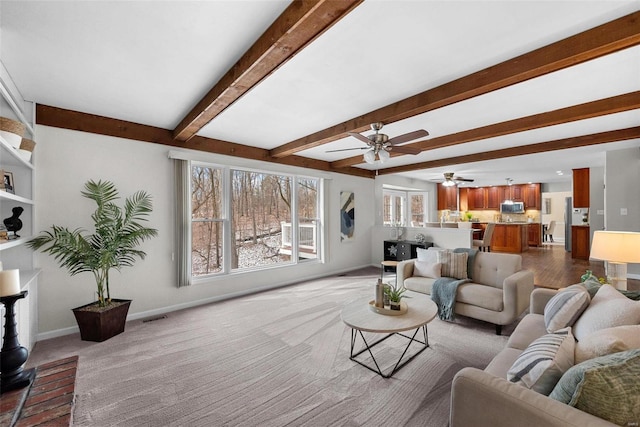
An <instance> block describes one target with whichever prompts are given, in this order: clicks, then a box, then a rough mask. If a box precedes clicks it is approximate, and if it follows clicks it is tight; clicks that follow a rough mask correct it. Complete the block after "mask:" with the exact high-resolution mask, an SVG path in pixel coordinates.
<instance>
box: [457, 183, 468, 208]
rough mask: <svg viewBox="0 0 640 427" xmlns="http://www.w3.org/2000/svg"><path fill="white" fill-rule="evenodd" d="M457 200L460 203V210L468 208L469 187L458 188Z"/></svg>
mask: <svg viewBox="0 0 640 427" xmlns="http://www.w3.org/2000/svg"><path fill="white" fill-rule="evenodd" d="M458 201H459V204H460V212H466V211H468V210H469V189H468V188H458Z"/></svg>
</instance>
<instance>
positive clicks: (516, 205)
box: [500, 202, 524, 214]
mask: <svg viewBox="0 0 640 427" xmlns="http://www.w3.org/2000/svg"><path fill="white" fill-rule="evenodd" d="M500 213H503V214H512V213H514V214H515V213H524V203H523V202H512V203H500Z"/></svg>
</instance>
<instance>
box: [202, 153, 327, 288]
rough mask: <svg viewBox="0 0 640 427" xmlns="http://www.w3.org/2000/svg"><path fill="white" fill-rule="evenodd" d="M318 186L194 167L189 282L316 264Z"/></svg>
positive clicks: (290, 178)
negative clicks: (193, 279)
mask: <svg viewBox="0 0 640 427" xmlns="http://www.w3.org/2000/svg"><path fill="white" fill-rule="evenodd" d="M320 186H321V180H320V179H318V178H310V177H298V176H293V175H276V174H270V173H265V172H258V171H250V170H239V169H228V168H219V167H212V166H208V165H204V164H195V163H194V164H193V165H192V167H191V232H192V238H191V273H192V276H193V277H202V276H207V275H212V274H219V273H227V272H232V271H240V270H248V269H256V268H263V267H268V266H275V265H278V264H283V265H290V264H293V263H297V262H304V261H308V260H317V259H320V258H321V256H320V254H321V251H320V249H321V248H320V242H321V239H320V236H321V224H322V218H321V217H320V214H319V213H320V212H321V210H320V209H319V206H320V194H321V192H320ZM292 213H295V215H292Z"/></svg>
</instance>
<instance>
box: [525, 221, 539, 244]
mask: <svg viewBox="0 0 640 427" xmlns="http://www.w3.org/2000/svg"><path fill="white" fill-rule="evenodd" d="M528 232H529V246H540V245H541V244H542V224H540V223H533V224H528Z"/></svg>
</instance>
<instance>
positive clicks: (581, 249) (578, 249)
mask: <svg viewBox="0 0 640 427" xmlns="http://www.w3.org/2000/svg"><path fill="white" fill-rule="evenodd" d="M590 245H591V230H590V228H589V226H587V225H572V226H571V258H576V259H589V252H590Z"/></svg>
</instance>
